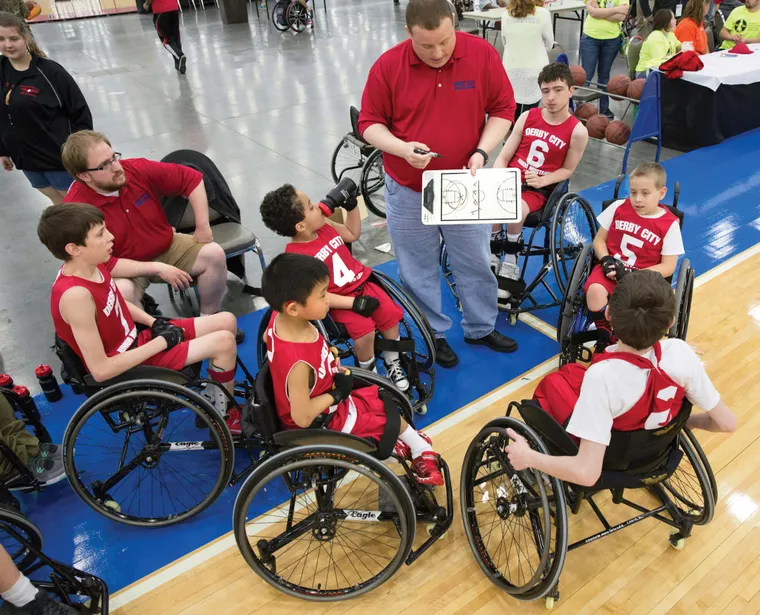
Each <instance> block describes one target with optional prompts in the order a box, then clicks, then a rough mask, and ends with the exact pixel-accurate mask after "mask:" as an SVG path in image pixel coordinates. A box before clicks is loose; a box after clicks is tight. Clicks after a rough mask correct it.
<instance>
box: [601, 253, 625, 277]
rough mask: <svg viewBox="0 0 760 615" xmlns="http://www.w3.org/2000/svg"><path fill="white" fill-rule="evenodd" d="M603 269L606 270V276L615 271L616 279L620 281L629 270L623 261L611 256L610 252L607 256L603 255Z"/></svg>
mask: <svg viewBox="0 0 760 615" xmlns="http://www.w3.org/2000/svg"><path fill="white" fill-rule="evenodd" d="M601 263H602V271H603V272H604V275H605V276H606V275H607V274H609V273H610V272H612V271H614V272H615V280H616V281H618V282H619V281H620V280H621V279H622V278H623V276H624V275H625V274H626V273H628V270H627V269H626V268H625V265H623V263H621V262H620V261H619V260H618V259H616V258H615V257H614V256H610V255H609V254H608V255H607V256H603V257H602V261H601Z"/></svg>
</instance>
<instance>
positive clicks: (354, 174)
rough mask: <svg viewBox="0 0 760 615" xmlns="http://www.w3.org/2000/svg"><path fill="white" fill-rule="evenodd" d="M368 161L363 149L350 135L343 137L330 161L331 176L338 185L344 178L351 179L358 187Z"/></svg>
mask: <svg viewBox="0 0 760 615" xmlns="http://www.w3.org/2000/svg"><path fill="white" fill-rule="evenodd" d="M365 161H366V159H365V157H364V153H363V152H362V148H361V147H360V146H359V145H357V144H356V143H355V139H353V138H349V135H346V136H345V137H343V138H342V139H341V141H340V143H338V146H337V147H336V148H335V151H334V152H333V155H332V159H331V160H330V175H331V176H332V178H333V181H334V182H335V183H336V184H337V183H338V182H339V181H340V180H341V179H343V178H344V177H350V178H351V179H352V180H353V181H354V183H355V184H356V185H357V186H358V185H359V182H360V181H361V174H362V167H363V166H364V162H365Z"/></svg>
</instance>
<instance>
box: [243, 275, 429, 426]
mask: <svg viewBox="0 0 760 615" xmlns="http://www.w3.org/2000/svg"><path fill="white" fill-rule="evenodd" d="M370 281H371V282H374V283H375V284H377V285H378V286H380V287H381V288H382V289H383V290H384V291H385V292H386V293H388V295H389V296H390V297H391V298H392V299H393V300H394V301H395V302H396V303H398V304H399V305H400V306H401V307H402V308H403V310H404V318H403V319H402V320H401V322H400V323H399V334H400V337H401V339H400V340H399V341H398V342H395V341H389V340H386V339H384V338H383V337H382V336H381V335H380V334H379V333H378V334H377V336H376V338H375V353H376V355H377V356H378V357H380V355H381V354H382V352H383V350H397V351H398V352H399V356H400V357H401V365H402V366H403V368H404V371H405V372H406V375H407V378H408V379H409V390H408V391H407V394H408V396H409V398H410V400H411V401H412V405H413V408H414V411H415V412H416V413H417V414H425V413H426V412H427V402H428V401H429V400H430V398H431V397H433V387H434V384H435V369H434V366H435V336H434V333H433V330H432V329H431V328H430V324H429V323H428V321H427V318H426V317H425V315H424V314H423V313H422V311H421V310H420V309H419V308H418V307H417V305H416V304H415V303H414V301H412V300H411V299H410V297H409V295H407V294H406V292H405V291H404V290H403V289H402V288H401V286H399V285H398V284H397V283H396V282H395V281H394V280H393V279H392V278H390V277H388V276H387V275H385V274H384V273H382V272H380V271H373V272H372V275H371V277H370ZM271 315H272V310H271V309H269V310H267V312H266V313H265V314H264V317H263V318H262V319H261V324H260V325H259V332H258V346H257V356H258V362H259V367H261V366H263V365H264V363H265V362H266V358H267V349H266V343H265V341H264V334H265V332H266V329H267V326H269V319H270V317H271ZM314 324H315V326H316V327H317V329H318V330H319V332H320V333H321V334H322V336H323V337H324V338H325V339H326V340H327V341H328V343H329V344H330V345H331V346H335V348H337V349H338V357H339V358H340V360H341V361H344V360H346V359H353V364H354V365H356V366H358V365H359V361H358V359H357V358H356V354H355V353H354V345H353V340H352V339H351V338H350V337H349V335H348V333H347V331H346V328H345V327H344V326H343V325H342V324H341V323H337V322H335V321H334V320H333V319H332V318H330V316H329V314H328V316H327V318H325V319H324V320H322V321H319V322H316V323H314ZM378 365H379V366H382V362H378Z"/></svg>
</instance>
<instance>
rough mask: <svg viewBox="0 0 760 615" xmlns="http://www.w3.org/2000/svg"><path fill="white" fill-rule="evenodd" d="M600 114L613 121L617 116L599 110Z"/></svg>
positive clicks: (606, 110)
mask: <svg viewBox="0 0 760 615" xmlns="http://www.w3.org/2000/svg"><path fill="white" fill-rule="evenodd" d="M599 114H600V115H603V116H604V117H606V118H607V119H608V120H610V121H612V120H614V119H615V114H614V113H613V112H612V111H610V110H609V108H608V109H599Z"/></svg>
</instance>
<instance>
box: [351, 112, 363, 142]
mask: <svg viewBox="0 0 760 615" xmlns="http://www.w3.org/2000/svg"><path fill="white" fill-rule="evenodd" d="M348 114H349V116H350V118H351V132H352V133H354V136H355V137H356V138H357V139H361V138H362V136H361V135H360V134H359V109H357V108H356V107H353V106H352V107H351V108H350V109H349V110H348Z"/></svg>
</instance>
